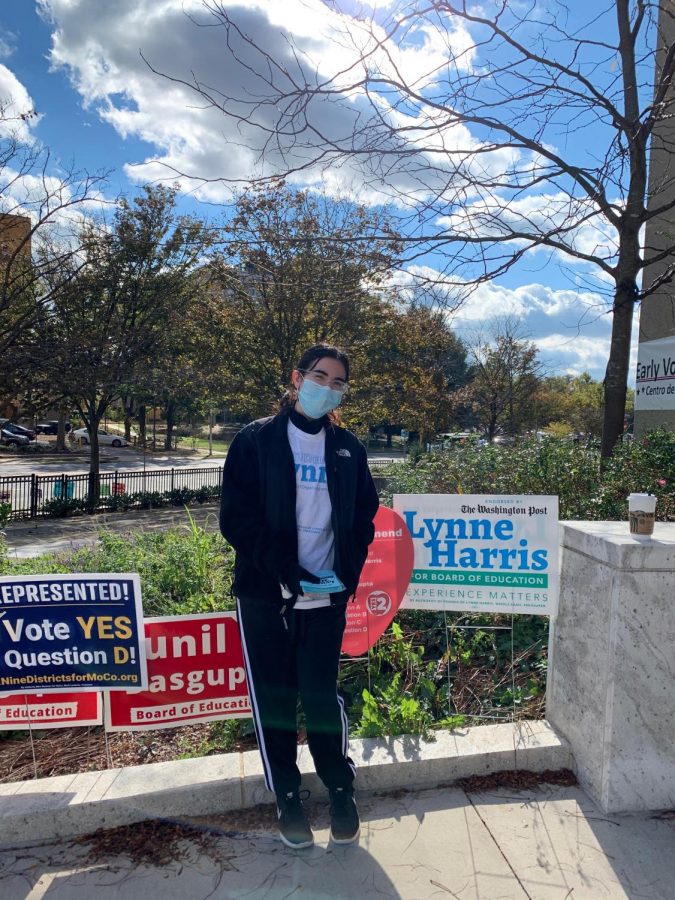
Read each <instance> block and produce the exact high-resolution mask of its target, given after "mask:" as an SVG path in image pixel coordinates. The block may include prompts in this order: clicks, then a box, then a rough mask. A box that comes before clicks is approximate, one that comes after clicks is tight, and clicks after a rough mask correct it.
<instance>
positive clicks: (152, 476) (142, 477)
mask: <svg viewBox="0 0 675 900" xmlns="http://www.w3.org/2000/svg"><path fill="white" fill-rule="evenodd" d="M393 461H394V460H392V459H390V458H389V459H387V458H383V459H377V458H376V459H369V460H368V464H369V466H370V468H371V469H373V470H374V472H379V470H381V469H383V468H386V467H388V466H390V465H391V464H392V462H393ZM221 479H222V467H221V466H209V467H204V468H196V467H192V466H190V467H188V466H186V467H185V468H181V467H179V468H171V469H146V470H143V469H134V470H132V471H120V470H116V471H114V472H101V474H100V475H99V500H98V503H97V504H96V506H95V507H94V508H95V509H98V510H106V509H121V508H124V509H132V508H134V507H136V508H143V507H146V508H147V507H148V506H151V505H152V506H160V505H164V504H167V503H172V502H173V503H176V504H177V505H182V504H183V503H185V502H190V501H191V500H193V499H196V500H201V501H202V502H203V501H204V500H207V499H210V500H217V499H218V496H219V494H220V483H221ZM88 493H89V475H88V473H86V472H83V473H77V474H66V473H63V474H61V475H58V474H52V475H37V474H35V473H33V474H32V475H0V503H8V504H9V505H10V506H11V512H10V519H26V518H31V519H32V518H35V517H36V516H52V515H65V514H67V513H68V512H70V511H73V510H75V509H77V508H79V507H81V508H84V506H85V503H86V500H87V495H88ZM192 494H196V495H197V496H191V495H192ZM87 508H88V509H91V507H89V506H88V507H87Z"/></svg>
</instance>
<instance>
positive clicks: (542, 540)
mask: <svg viewBox="0 0 675 900" xmlns="http://www.w3.org/2000/svg"><path fill="white" fill-rule="evenodd" d="M394 509H395V510H396V512H398V513H399V514H400V515H401V516H403V519H404V520H405V523H406V525H407V527H408V529H409V530H410V533H411V535H412V538H413V544H414V546H415V562H414V566H413V573H412V579H411V582H410V587H409V588H408V591H407V593H406V596H405V598H404V600H403V602H402V604H401V609H429V610H433V609H436V610H453V611H460V612H461V611H465V612H494V613H504V612H505V613H525V614H528V615H531V614H535V613H536V614H538V615H549V616H550V615H555V613H556V610H557V604H558V581H559V578H558V498H557V497H546V496H535V495H529V494H526V495H519V496H503V495H502V496H493V497H488V496H483V495H479V494H395V495H394Z"/></svg>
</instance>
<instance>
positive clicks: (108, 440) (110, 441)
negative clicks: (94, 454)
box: [70, 428, 129, 447]
mask: <svg viewBox="0 0 675 900" xmlns="http://www.w3.org/2000/svg"><path fill="white" fill-rule="evenodd" d="M70 439H71V440H72V441H79V442H80V443H82V444H90V443H91V439H90V437H89V429H88V428H76V429H75V431H71V432H70ZM98 442H99V444H101V445H103V444H106V445H108V446H111V447H128V446H129V443H128V441H126V440H125V439H124V438H123V437H122V435H121V434H110V432H108V431H104V430H103V429H102V428H99V430H98Z"/></svg>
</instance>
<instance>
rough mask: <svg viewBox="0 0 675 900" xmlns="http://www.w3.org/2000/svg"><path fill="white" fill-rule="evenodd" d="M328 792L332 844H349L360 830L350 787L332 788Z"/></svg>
mask: <svg viewBox="0 0 675 900" xmlns="http://www.w3.org/2000/svg"><path fill="white" fill-rule="evenodd" d="M329 794H330V838H331V840H332V841H333V843H334V844H351V843H352V841H355V840H357V839H358V836H359V832H360V831H361V824H360V822H359V813H358V810H357V809H356V803H354V791H353V790H352V788H334V789H333V790H331V791H329Z"/></svg>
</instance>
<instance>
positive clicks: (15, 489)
mask: <svg viewBox="0 0 675 900" xmlns="http://www.w3.org/2000/svg"><path fill="white" fill-rule="evenodd" d="M221 478H222V467H221V466H217V467H216V466H210V467H208V468H206V467H205V468H196V467H185V468H171V469H149V470H145V471H144V470H143V469H139V470H133V471H121V470H115V471H113V472H101V474H100V476H99V491H98V494H99V497H98V503H97V505H96V507H95V508H96V509H100V510H105V509H119V508H133V507H147V506H150V505H156V506H159V505H162V504H163V503H171V502H175V503H177V504H182V503H183V502H187V501H189V500H192V499H198V500H200V499H201V500H202V501H203V500H206V499H217V497H218V495H219V493H220V483H221ZM88 492H89V475H88V473H86V472H85V473H79V474H66V473H63V474H61V475H54V474H52V475H37V474H35V473H33V474H31V475H0V503H8V504H9V505H10V506H11V512H10V518H12V519H25V518H34V517H35V516H45V515H62V514H64V513H65V512H67V511H68V510H69V509H71V508H72V509H76V508H77V507H78V506H84V504H85V502H86V500H87V495H88Z"/></svg>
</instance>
